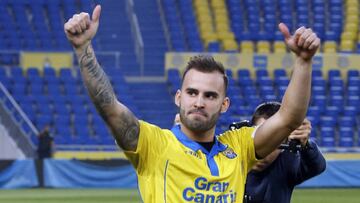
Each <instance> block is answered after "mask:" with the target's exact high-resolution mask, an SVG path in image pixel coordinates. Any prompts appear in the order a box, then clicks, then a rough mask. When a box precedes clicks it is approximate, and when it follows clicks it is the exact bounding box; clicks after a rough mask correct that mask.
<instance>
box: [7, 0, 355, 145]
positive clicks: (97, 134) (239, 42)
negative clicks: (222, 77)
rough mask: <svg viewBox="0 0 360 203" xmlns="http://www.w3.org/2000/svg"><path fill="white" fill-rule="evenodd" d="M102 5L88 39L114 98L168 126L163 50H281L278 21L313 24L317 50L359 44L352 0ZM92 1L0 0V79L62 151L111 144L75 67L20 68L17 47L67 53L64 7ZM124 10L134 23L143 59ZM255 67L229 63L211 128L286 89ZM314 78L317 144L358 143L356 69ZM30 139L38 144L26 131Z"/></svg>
mask: <svg viewBox="0 0 360 203" xmlns="http://www.w3.org/2000/svg"><path fill="white" fill-rule="evenodd" d="M100 3H101V4H102V9H103V11H104V12H102V16H101V18H102V19H101V28H100V29H99V31H98V34H97V36H96V38H95V40H94V43H93V46H94V48H95V50H96V53H97V54H98V59H99V62H100V64H101V65H102V66H103V67H104V69H105V71H106V73H107V74H108V75H109V76H110V79H111V82H112V84H113V87H114V90H115V92H116V93H117V94H118V95H119V99H120V101H122V102H123V103H125V104H126V105H127V106H128V107H129V108H130V109H131V110H132V111H133V112H134V113H135V115H137V116H138V117H139V118H141V119H144V120H147V121H150V122H152V123H154V124H157V125H159V126H161V127H166V128H170V127H171V126H172V121H173V116H174V115H175V112H176V108H175V106H174V104H173V101H172V97H173V95H174V94H175V92H176V90H177V89H178V88H179V87H180V84H181V71H180V70H179V69H178V67H173V68H171V69H164V67H165V66H166V64H164V61H165V59H164V58H165V57H164V53H166V52H167V51H171V52H211V53H238V52H239V53H241V54H259V55H260V56H259V57H261V54H269V53H276V54H284V53H287V52H288V50H287V49H286V46H285V44H284V42H283V37H282V35H281V33H279V31H277V24H278V23H279V22H284V23H285V24H286V25H287V26H289V28H290V29H291V31H294V30H295V29H296V28H297V27H299V26H302V25H304V26H308V27H312V28H313V29H314V30H315V31H316V33H317V35H318V36H319V37H320V38H321V39H322V40H323V46H322V50H321V52H322V53H326V54H328V53H329V54H331V53H333V54H337V53H358V52H359V50H360V49H359V47H360V43H359V40H360V38H359V30H358V22H359V9H358V8H359V3H358V1H356V0H346V1H341V0H329V1H323V0H312V1H302V0H293V1H288V0H262V1H253V0H226V1H223V0H196V1H191V0H160V1H156V0H138V1H134V4H133V8H132V12H133V13H131V12H130V10H131V9H130V6H131V5H129V4H128V3H127V1H117V0H103V1H101V2H100ZM94 5H95V1H93V0H76V1H73V0H64V1H60V0H51V1H45V0H37V1H29V0H17V1H10V0H2V1H0V66H1V67H0V81H1V83H2V84H3V85H4V86H5V87H6V88H7V90H8V91H9V92H10V93H11V96H12V97H13V98H14V99H15V100H16V102H17V103H18V104H19V106H20V107H21V109H22V110H23V111H24V112H25V113H26V115H27V116H28V118H29V119H30V120H31V121H32V123H33V124H34V125H35V126H36V127H37V128H38V129H41V128H42V127H43V126H44V125H45V124H47V123H51V124H52V125H53V134H54V135H55V142H56V144H57V145H58V146H64V147H65V148H66V149H68V146H70V145H77V147H75V149H80V148H78V147H79V146H80V145H84V144H85V145H89V146H93V149H101V150H103V149H106V146H108V145H109V146H114V143H113V141H112V139H111V136H110V133H109V131H108V129H107V128H106V126H105V123H104V122H103V121H102V119H101V118H100V117H99V115H98V114H97V112H96V109H95V107H94V106H93V105H92V104H91V101H90V99H89V97H88V96H87V93H86V90H85V88H84V86H83V85H82V82H81V78H80V77H79V72H78V71H74V69H72V67H67V68H65V67H64V68H60V69H58V68H54V67H51V66H49V67H46V68H43V67H21V65H20V64H21V63H20V60H19V58H20V57H19V55H20V52H21V51H46V52H52V51H72V49H71V47H70V46H69V43H68V42H67V40H66V37H65V35H64V32H63V27H62V26H63V24H64V22H65V21H66V20H67V19H68V18H70V17H71V16H72V14H74V13H76V12H79V11H87V12H91V10H92V8H93V6H94ZM129 13H130V14H134V15H135V16H136V19H137V21H138V25H139V26H140V35H141V38H142V40H143V44H144V47H143V58H142V60H143V61H142V62H141V54H140V55H138V52H137V51H138V50H137V49H138V47H137V45H136V43H135V41H136V39H135V38H136V37H138V36H136V34H134V30H133V28H132V27H133V21H132V19H131V18H129V16H133V15H130V14H129ZM142 64H143V65H142ZM75 66H76V63H75ZM255 66H256V68H257V71H255V73H254V74H252V71H251V69H252V67H246V68H244V69H239V70H230V69H228V73H229V75H231V77H230V83H229V84H230V85H229V91H228V95H229V96H230V97H231V100H232V106H231V108H230V109H229V111H228V112H227V113H226V114H224V115H222V116H221V119H220V122H219V124H218V127H217V133H220V132H222V131H223V130H226V129H227V127H228V124H229V123H230V122H231V121H238V120H239V119H248V118H249V116H250V115H251V113H252V110H253V109H254V108H255V107H256V106H257V105H258V104H260V103H261V102H263V101H268V100H278V101H279V100H281V98H282V96H283V95H284V91H285V89H286V87H287V85H288V83H289V73H288V71H287V70H285V69H284V67H283V68H282V69H281V68H280V67H279V68H278V69H276V70H274V71H272V72H270V71H267V70H266V68H267V67H266V64H262V63H259V64H255V65H254V67H255ZM139 76H141V77H147V79H145V80H144V79H143V78H140V79H139V78H136V77H139ZM154 76H156V78H155V79H154ZM149 78H150V79H149ZM159 78H161V79H159ZM164 78H165V79H164ZM165 80H166V81H165ZM312 82H313V83H312V98H311V106H310V108H309V111H308V117H309V119H310V120H311V121H312V125H313V129H314V130H313V131H312V134H311V136H312V137H313V138H314V139H316V140H318V142H319V144H320V145H321V146H322V147H329V148H333V147H347V148H351V147H354V146H355V147H358V146H360V145H359V143H360V139H359V133H360V131H359V125H360V123H359V114H360V110H359V104H360V98H359V97H360V94H359V93H360V76H359V69H358V68H353V69H349V70H348V71H346V72H345V71H342V70H338V69H330V70H329V71H320V70H317V69H314V71H313V81H312ZM149 90H151V91H149ZM160 98H161V99H160ZM2 101H4V102H2V103H3V104H4V106H7V105H8V104H7V103H6V102H5V99H4V98H2ZM24 128H26V127H24ZM31 139H32V140H33V141H34V142H36V139H35V137H34V136H32V137H31ZM69 148H70V147H69ZM112 149H114V148H112Z"/></svg>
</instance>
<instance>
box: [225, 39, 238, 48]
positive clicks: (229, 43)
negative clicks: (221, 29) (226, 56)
mask: <svg viewBox="0 0 360 203" xmlns="http://www.w3.org/2000/svg"><path fill="white" fill-rule="evenodd" d="M223 47H224V51H237V50H238V48H239V47H238V44H237V43H236V41H235V40H224V41H223Z"/></svg>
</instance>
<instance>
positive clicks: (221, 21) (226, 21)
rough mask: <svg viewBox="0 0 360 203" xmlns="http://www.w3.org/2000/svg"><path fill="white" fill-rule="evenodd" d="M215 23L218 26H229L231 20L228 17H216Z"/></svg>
mask: <svg viewBox="0 0 360 203" xmlns="http://www.w3.org/2000/svg"><path fill="white" fill-rule="evenodd" d="M215 23H216V24H227V25H228V24H229V19H228V18H227V17H223V16H221V17H215Z"/></svg>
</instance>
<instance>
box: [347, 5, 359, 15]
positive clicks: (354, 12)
mask: <svg viewBox="0 0 360 203" xmlns="http://www.w3.org/2000/svg"><path fill="white" fill-rule="evenodd" d="M345 13H346V15H358V14H359V10H358V6H350V7H346V12H345Z"/></svg>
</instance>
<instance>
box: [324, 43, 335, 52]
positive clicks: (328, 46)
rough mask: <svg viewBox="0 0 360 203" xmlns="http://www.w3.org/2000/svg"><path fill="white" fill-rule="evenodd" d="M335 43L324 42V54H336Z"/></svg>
mask: <svg viewBox="0 0 360 203" xmlns="http://www.w3.org/2000/svg"><path fill="white" fill-rule="evenodd" d="M336 51H337V43H336V42H335V41H325V42H324V44H323V52H324V53H336Z"/></svg>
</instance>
